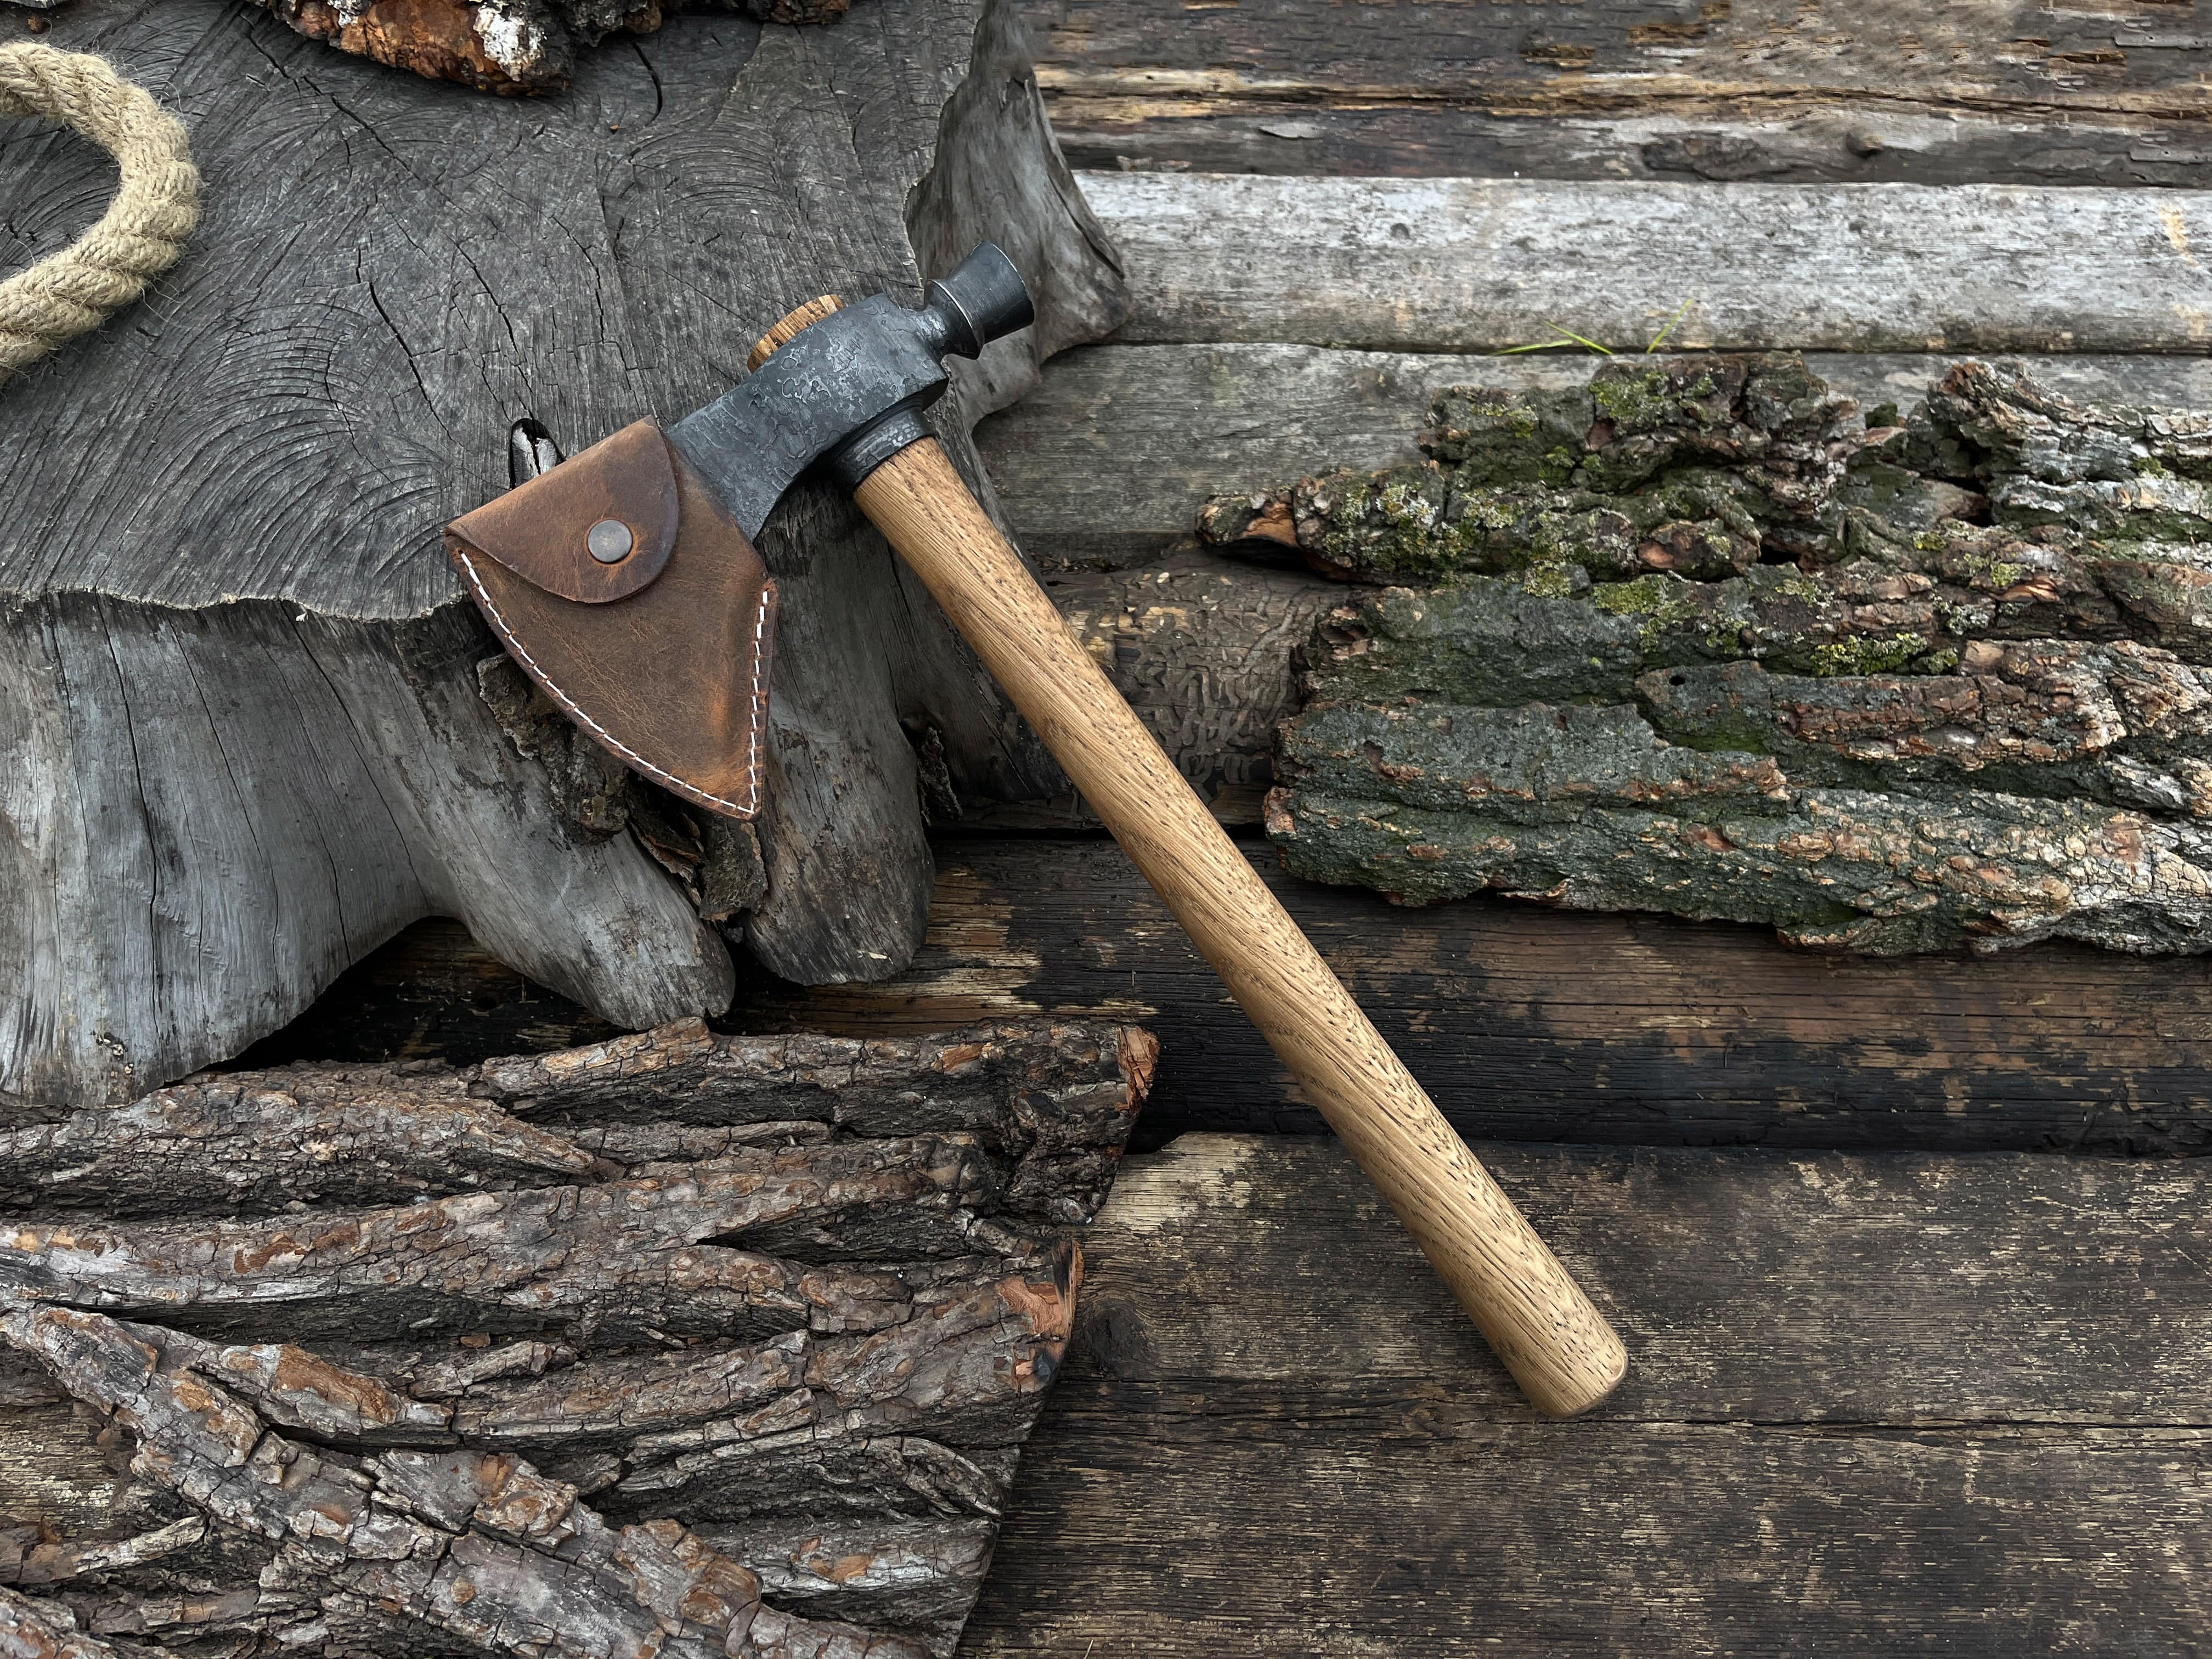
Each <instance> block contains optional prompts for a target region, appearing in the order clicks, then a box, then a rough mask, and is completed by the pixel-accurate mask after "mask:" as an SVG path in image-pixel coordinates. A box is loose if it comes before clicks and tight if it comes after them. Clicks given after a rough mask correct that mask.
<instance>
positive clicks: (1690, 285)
mask: <svg viewBox="0 0 2212 1659" xmlns="http://www.w3.org/2000/svg"><path fill="white" fill-rule="evenodd" d="M1078 176H1079V178H1080V179H1081V180H1082V183H1083V187H1084V190H1085V194H1086V195H1087V196H1088V197H1090V198H1091V205H1092V206H1093V208H1094V209H1096V210H1097V212H1098V214H1099V216H1100V217H1101V218H1102V219H1103V221H1104V222H1105V223H1106V224H1107V226H1108V227H1109V230H1110V231H1111V233H1112V234H1113V236H1114V238H1115V243H1116V246H1118V247H1119V248H1120V250H1121V256H1122V260H1123V263H1124V266H1125V268H1126V269H1127V272H1128V275H1129V279H1130V285H1131V289H1132V291H1133V295H1134V300H1135V303H1134V308H1133V312H1132V314H1131V316H1130V318H1129V319H1128V321H1127V324H1126V325H1124V326H1123V327H1122V329H1121V332H1120V334H1119V336H1118V337H1119V338H1121V339H1123V340H1128V341H1134V342H1177V341H1215V340H1242V341H1282V342H1287V343H1307V344H1336V345H1345V346H1356V347H1361V348H1364V349H1372V350H1394V351H1437V350H1443V351H1487V350H1494V349H1499V348H1502V347H1506V346H1515V345H1523V344H1528V343H1533V342H1537V341H1543V340H1548V339H1550V338H1552V337H1553V329H1554V325H1555V324H1556V325H1564V326H1565V327H1567V328H1570V329H1572V330H1574V331H1577V332H1578V333H1581V334H1583V335H1586V336H1589V337H1591V338H1593V339H1595V340H1597V341H1600V342H1601V343H1604V344H1606V345H1608V346H1611V347H1613V348H1614V349H1631V350H1637V349H1642V348H1643V347H1644V345H1645V344H1646V343H1648V342H1650V340H1652V339H1653V338H1654V337H1656V336H1657V335H1658V334H1659V332H1660V331H1661V330H1662V327H1664V326H1665V325H1667V323H1668V320H1669V319H1674V317H1675V313H1677V312H1678V311H1679V312H1680V313H1681V314H1680V318H1679V319H1678V320H1676V321H1675V322H1674V329H1673V331H1672V332H1671V333H1670V334H1669V335H1668V341H1669V343H1672V344H1674V345H1675V346H1677V347H1678V348H1685V349H1692V348H1694V349H1767V348H1777V349H1803V350H1808V351H1811V350H1834V351H1946V350H1948V351H1978V352H1990V351H2027V352H2034V351H2176V352H2185V353H2201V352H2203V351H2204V350H2205V349H2207V347H2208V344H2212V323H2208V317H2212V271H2208V270H2207V269H2206V267H2205V265H2204V264H2203V260H2202V259H2201V258H2199V257H2198V255H2197V252H2196V251H2195V248H2194V244H2193V242H2192V238H2193V237H2201V236H2202V235H2203V234H2204V231H2205V229H2206V228H2207V227H2212V197H2208V196H2207V195H2206V194H2205V193H2204V192H2202V191H2141V190H2137V191H2119V190H2111V191H2106V190H2100V191H2076V190H2059V189H2046V188H2039V187H2033V186H2026V185H1958V186H1954V187H1950V188H1944V189H1930V188H1927V187H1924V186H1920V185H1759V184H1735V185H1679V184H1659V183H1646V182H1639V183H1635V184H1608V183H1590V184H1570V183H1535V182H1527V183H1522V182H1514V181H1510V180H1499V179H1279V178H1261V177H1231V176H1225V175H1196V174H1193V175H1188V176H1181V175H1172V174H1163V173H1097V172H1093V173H1081V174H1079V175H1078Z"/></svg>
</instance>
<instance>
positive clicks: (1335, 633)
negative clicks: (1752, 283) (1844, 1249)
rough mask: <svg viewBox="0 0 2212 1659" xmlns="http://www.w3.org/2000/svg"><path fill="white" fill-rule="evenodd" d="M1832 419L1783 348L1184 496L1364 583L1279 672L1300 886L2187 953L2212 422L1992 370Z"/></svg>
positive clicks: (2203, 746)
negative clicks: (1286, 699)
mask: <svg viewBox="0 0 2212 1659" xmlns="http://www.w3.org/2000/svg"><path fill="white" fill-rule="evenodd" d="M1855 414H1856V410H1854V409H1853V407H1852V406H1851V405H1850V404H1849V403H1848V402H1846V401H1844V400H1842V399H1839V398H1832V397H1831V396H1829V395H1828V394H1827V392H1826V387H1825V386H1823V385H1822V383H1821V382H1820V380H1818V379H1817V378H1816V377H1814V375H1812V374H1810V373H1809V372H1808V371H1807V370H1806V369H1805V368H1804V367H1803V365H1802V363H1800V362H1797V361H1796V359H1795V358H1794V357H1790V356H1751V357H1719V358H1711V359H1705V360H1703V361H1695V360H1692V361H1687V362H1682V363H1680V364H1676V365H1672V366H1668V367H1664V368H1657V367H1654V368H1647V367H1644V366H1640V365H1632V364H1607V365H1606V366H1604V367H1603V368H1600V369H1599V370H1598V372H1597V373H1596V374H1595V375H1594V376H1593V378H1592V380H1591V382H1590V384H1589V386H1588V387H1587V388H1583V389H1577V390H1572V391H1566V392H1528V393H1514V394H1507V393H1503V392H1489V391H1484V390H1480V389H1474V388H1462V389H1458V390H1455V391H1452V392H1447V393H1444V394H1443V395H1442V396H1441V397H1439V398H1437V403H1436V405H1435V409H1434V418H1433V424H1432V427H1431V429H1430V430H1429V431H1427V432H1425V434H1424V435H1423V437H1422V444H1423V447H1424V448H1425V450H1426V451H1427V453H1429V455H1430V456H1431V459H1430V460H1429V461H1428V462H1427V463H1426V464H1425V465H1418V466H1411V467H1399V468H1393V469H1389V470H1388V471H1383V472H1380V473H1362V472H1346V473H1337V474H1332V475H1328V476H1326V477H1317V478H1309V479H1306V480H1304V481H1302V482H1301V483H1298V484H1297V485H1296V486H1294V487H1292V488H1291V489H1287V490H1285V491H1283V492H1281V493H1279V494H1277V495H1260V496H1249V497H1231V498H1224V499H1220V500H1217V501H1212V502H1210V503H1208V505H1207V507H1206V510H1205V512H1204V513H1203V514H1202V516H1201V520H1200V531H1201V533H1202V534H1203V535H1204V536H1205V537H1206V538H1207V539H1208V540H1210V541H1212V542H1214V543H1216V544H1222V545H1225V546H1231V547H1235V548H1237V549H1238V550H1243V551H1248V552H1259V553H1262V554H1265V555H1267V556H1283V555H1284V554H1285V553H1287V552H1290V551H1293V550H1294V551H1295V553H1296V554H1297V556H1299V557H1301V558H1303V559H1304V561H1305V562H1308V563H1309V564H1310V565H1312V566H1313V567H1314V568H1317V569H1321V570H1322V571H1325V572H1327V573H1328V574H1332V575H1335V576H1339V577H1341V578H1344V579H1346V580H1350V581H1356V582H1362V583H1371V584H1377V585H1381V591H1379V592H1371V593H1370V594H1368V595H1366V596H1364V597H1362V598H1358V599H1353V600H1352V601H1351V602H1349V603H1347V604H1346V605H1341V606H1339V607H1337V608H1336V609H1334V611H1332V612H1331V613H1330V614H1328V616H1327V617H1324V618H1323V619H1322V622H1321V623H1320V624H1319V625H1318V626H1317V628H1316V631H1315V633H1314V635H1313V636H1312V638H1311V640H1310V641H1309V643H1308V645H1307V647H1305V650H1304V656H1303V659H1302V662H1301V693H1302V707H1301V712H1300V713H1299V714H1297V715H1296V716H1295V717H1293V718H1292V719H1291V720H1288V721H1286V722H1285V724H1284V726H1283V727H1282V728H1281V732H1280V734H1279V742H1278V748H1277V754H1276V771H1277V776H1278V778H1279V787H1278V788H1277V789H1276V791H1275V792H1274V793H1273V795H1272V796H1271V798H1270V800H1269V803H1268V810H1267V823H1268V828H1269V830H1270V833H1271V834H1272V835H1273V837H1274V839H1275V840H1276V842H1277V843H1278V844H1279V846H1280V847H1281V848H1282V850H1283V854H1284V856H1285V860H1286V861H1287V862H1288V863H1289V865H1290V866H1291V868H1292V869H1294V870H1296V871H1297V872H1299V873H1300V874H1303V875H1305V876H1308V877H1310V878H1316V879H1321V880H1331V881H1348V882H1357V883H1363V884H1367V885H1370V886H1372V887H1375V888H1377V889H1378V890H1382V891H1383V892H1385V893H1387V894H1389V895H1390V896H1392V897H1394V898H1397V899H1400V900H1401V901H1404V902H1414V903H1424V902H1434V901H1437V900H1441V899H1446V898H1450V897H1454V896H1460V895H1463V894H1467V893H1471V892H1474V891H1477V890H1485V889H1487V890H1497V891H1502V892H1505V893H1510V894H1516V895H1521V896H1530V897H1538V898H1542V899H1544V900H1546V901H1547V902H1553V903H1559V904H1565V905H1570V906H1575V907H1578V908H1606V909H1615V908H1629V909H1655V910H1666V911H1672V912H1674V913H1676V914H1680V915H1692V916H1699V917H1726V918H1733V919H1737V920H1742V921H1761V922H1766V923H1770V924H1771V925H1773V926H1774V927H1777V928H1778V929H1779V930H1780V931H1781V933H1783V934H1784V936H1785V937H1786V938H1788V939H1791V940H1792V941H1795V942H1797V943H1802V944H1808V945H1826V946H1833V947H1838V948H1845V949H1851V950H1859V951H1885V952H1886V951H1919V950H1936V949H1944V948H1948V947H1952V946H1955V945H1961V944H1965V945H1973V946H1976V947H1978V948H1983V949H1996V948H2001V947H2003V946H2006V945H2015V944H2019V943H2022V942H2025V941H2027V940H2030V939H2039V938H2046V937H2066V938H2072V939H2083V940H2087V941H2089V942H2092V943H2094V944H2098V945H2106V946H2110V947H2114V948H2118V949H2125V950H2134V951H2204V950H2208V949H2212V416H2199V415H2192V414H2187V413H2177V412H2171V411H2157V410H2136V409H2130V408H2122V407H2100V406H2093V405H2087V404H2076V403H2074V402H2072V401H2070V400H2068V399H2066V398H2060V397H2057V396H2055V395H2053V394H2051V393H2050V392H2046V391H2045V390H2044V389H2043V388H2041V387H2039V386H2036V385H2035V384H2034V383H2033V381H2031V380H2028V379H2027V378H2026V377H2025V376H2024V375H2022V374H2020V373H2018V372H2017V371H2015V370H2012V369H2009V368H2002V367H1995V368H1993V367H1990V366H1988V365H1984V364H1979V363H1966V364H1961V365H1960V366H1959V367H1958V368H1955V369H1954V370H1953V371H1952V372H1951V374H1949V375H1948V377H1947V378H1946V379H1945V380H1944V381H1943V382H1942V385H1941V386H1939V387H1938V388H1937V389H1936V391H1935V392H1933V393H1932V394H1931V395H1930V396H1929V398H1927V399H1926V400H1925V401H1924V402H1923V404H1921V406H1920V407H1918V408H1917V409H1916V410H1913V411H1912V412H1911V416H1909V418H1905V419H1903V420H1899V418H1898V417H1897V416H1896V414H1895V411H1894V410H1888V409H1884V410H1876V411H1875V413H1874V414H1873V416H1871V417H1870V421H1869V426H1868V427H1866V428H1860V427H1858V426H1857V425H1856V424H1854V423H1853V421H1852V416H1854V415H1855ZM1412 582H1419V583H1422V584H1425V586H1420V587H1414V586H1406V585H1404V584H1407V583H1412Z"/></svg>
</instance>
